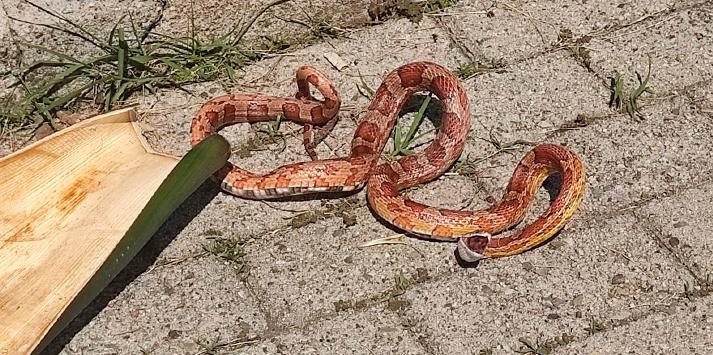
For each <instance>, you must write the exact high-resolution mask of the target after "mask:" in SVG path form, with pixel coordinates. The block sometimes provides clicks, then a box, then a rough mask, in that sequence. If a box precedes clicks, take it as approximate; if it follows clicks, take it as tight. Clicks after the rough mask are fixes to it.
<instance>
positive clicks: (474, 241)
mask: <svg viewBox="0 0 713 355" xmlns="http://www.w3.org/2000/svg"><path fill="white" fill-rule="evenodd" d="M490 237H491V235H490V234H489V233H473V234H468V235H466V236H463V237H460V238H459V239H458V256H460V258H461V259H463V261H465V262H469V263H474V262H476V261H478V260H480V259H485V255H483V252H484V251H485V247H486V246H487V245H488V242H489V241H490Z"/></svg>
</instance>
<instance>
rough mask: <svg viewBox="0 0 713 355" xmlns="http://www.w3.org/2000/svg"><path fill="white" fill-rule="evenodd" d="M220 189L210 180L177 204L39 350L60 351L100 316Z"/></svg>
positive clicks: (46, 352) (50, 353)
mask: <svg viewBox="0 0 713 355" xmlns="http://www.w3.org/2000/svg"><path fill="white" fill-rule="evenodd" d="M219 192H220V188H219V186H218V184H216V183H214V182H213V181H212V180H211V179H208V180H206V181H205V182H204V183H203V184H202V185H201V186H200V187H199V188H198V189H197V190H196V191H195V192H193V194H191V195H190V196H189V197H188V198H187V199H186V200H185V201H183V203H182V204H181V205H180V206H179V207H178V208H176V210H175V211H173V213H172V214H171V216H169V218H168V219H167V220H166V222H164V223H163V225H162V226H161V227H160V228H159V230H158V231H157V232H156V233H155V234H154V235H153V237H152V238H151V239H149V241H148V242H147V243H146V245H144V247H143V248H142V249H141V251H140V252H139V253H138V254H137V255H136V256H135V257H134V258H133V259H132V260H131V262H129V264H128V265H127V266H126V267H125V268H124V269H123V270H122V271H121V272H120V273H119V274H118V275H117V276H116V277H115V278H114V280H112V281H111V282H110V283H109V285H108V286H107V287H106V288H104V290H102V291H101V293H100V294H99V295H98V296H97V297H96V298H94V300H93V301H92V302H91V303H90V304H89V305H88V306H87V307H86V308H84V310H83V311H82V312H81V313H80V314H79V315H78V316H77V317H76V318H74V319H73V320H72V321H71V322H70V323H69V325H68V326H67V327H66V328H64V330H62V331H61V332H60V333H59V334H58V335H57V336H56V337H55V338H54V339H53V340H52V341H51V342H50V343H48V345H47V346H46V347H45V348H44V349H42V350H40V352H39V354H42V355H54V354H59V353H60V352H61V351H62V349H64V348H65V347H66V346H67V344H69V342H70V341H71V340H72V338H74V336H75V335H77V333H78V332H79V331H80V330H82V328H84V327H85V326H86V325H87V324H89V322H90V321H91V320H92V319H94V317H96V315H97V314H99V312H101V311H102V310H103V309H104V308H105V307H106V306H107V305H108V304H109V302H111V301H112V300H113V299H114V298H116V296H117V295H119V294H120V293H121V292H122V291H123V290H124V289H125V288H126V286H127V285H129V284H130V283H131V282H133V281H134V280H135V279H136V278H137V277H138V276H139V275H141V274H143V273H144V272H146V271H147V270H148V269H149V268H150V267H151V266H152V265H153V264H154V263H155V262H156V259H157V258H158V256H159V255H160V254H161V252H162V251H163V250H164V249H165V248H166V246H168V244H169V243H171V241H173V240H174V239H175V238H176V236H177V235H178V234H179V233H180V232H181V231H182V230H183V229H184V228H185V227H186V226H187V225H188V223H190V221H191V220H193V218H195V217H196V216H197V215H198V214H199V213H200V211H202V210H203V208H205V206H206V205H207V204H208V203H209V202H210V201H211V200H212V199H213V198H214V197H215V196H216V195H218V193H219Z"/></svg>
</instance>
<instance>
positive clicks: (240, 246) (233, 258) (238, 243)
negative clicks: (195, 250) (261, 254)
mask: <svg viewBox="0 0 713 355" xmlns="http://www.w3.org/2000/svg"><path fill="white" fill-rule="evenodd" d="M244 245H245V241H243V240H239V239H235V238H215V239H213V240H212V241H211V242H210V243H209V244H207V245H204V246H203V249H204V250H205V251H207V252H209V253H211V254H213V255H215V256H217V257H219V258H221V259H224V260H227V261H229V262H230V263H231V264H233V266H234V267H235V269H236V270H237V271H238V273H241V272H243V271H246V270H247V266H248V265H247V260H245V257H246V256H247V253H246V252H245V249H244Z"/></svg>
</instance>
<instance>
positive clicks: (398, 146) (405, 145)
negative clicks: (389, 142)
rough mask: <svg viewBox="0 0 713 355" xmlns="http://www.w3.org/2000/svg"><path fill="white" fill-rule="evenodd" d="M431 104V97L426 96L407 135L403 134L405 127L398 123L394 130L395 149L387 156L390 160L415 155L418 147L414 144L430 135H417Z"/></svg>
mask: <svg viewBox="0 0 713 355" xmlns="http://www.w3.org/2000/svg"><path fill="white" fill-rule="evenodd" d="M430 102H431V97H430V96H426V98H425V99H424V100H423V103H421V106H420V107H419V109H418V112H416V114H415V115H414V117H413V121H411V125H410V126H409V129H408V131H407V132H406V133H404V132H403V127H402V126H401V124H400V123H399V122H396V125H395V126H394V129H393V130H392V138H393V141H394V147H393V149H392V150H391V151H390V152H389V153H388V154H387V158H389V159H394V158H395V157H397V156H403V155H411V154H413V150H414V149H415V148H416V147H417V146H416V145H414V144H413V143H414V142H415V141H416V140H417V139H419V138H421V137H423V136H424V135H426V134H428V133H429V132H430V131H428V132H424V133H421V134H419V135H416V132H418V128H419V127H420V126H421V123H422V122H423V117H424V114H425V113H426V108H427V107H428V104H429V103H430Z"/></svg>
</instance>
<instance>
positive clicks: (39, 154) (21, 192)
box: [0, 109, 178, 354]
mask: <svg viewBox="0 0 713 355" xmlns="http://www.w3.org/2000/svg"><path fill="white" fill-rule="evenodd" d="M134 118H135V113H134V111H133V110H131V109H126V110H120V111H115V112H112V113H109V114H105V115H102V116H97V117H95V118H92V119H89V120H87V121H84V122H82V123H80V124H78V125H76V126H73V127H71V128H69V129H67V130H64V131H61V132H59V133H56V134H54V135H52V136H49V137H46V138H45V139H43V140H41V141H38V142H37V143H35V144H32V145H31V146H28V147H26V148H25V149H23V150H21V151H18V152H16V153H13V154H11V155H9V156H7V157H4V158H2V159H0V191H2V193H1V194H0V206H2V208H0V354H5V353H8V354H16V353H29V352H31V351H32V350H33V349H34V347H35V346H36V345H37V344H38V343H39V342H40V340H42V338H43V337H44V335H45V334H46V333H47V331H48V329H49V328H50V327H51V326H52V324H53V323H54V322H55V321H56V320H57V318H58V317H59V316H60V315H61V314H62V312H63V311H64V310H65V308H66V307H67V305H68V304H69V303H70V302H71V301H72V299H73V298H74V297H75V295H77V294H78V293H79V292H80V291H81V290H82V288H83V287H84V286H85V285H86V283H87V281H88V280H89V279H90V278H91V277H92V275H93V274H94V273H95V272H96V271H97V270H98V269H99V267H100V266H101V265H102V263H103V262H104V261H105V260H106V258H107V256H108V255H109V254H110V253H111V251H112V250H113V249H114V246H115V245H116V244H117V243H118V242H119V241H120V240H121V238H122V237H123V236H124V234H125V233H126V231H127V229H128V228H129V227H130V226H131V224H132V223H133V222H134V220H135V219H136V217H137V215H138V214H139V213H140V212H141V209H142V208H143V207H144V206H145V204H146V202H147V201H148V200H149V198H150V197H151V196H152V195H153V193H154V191H155V190H156V189H157V188H158V186H159V185H160V184H161V182H162V181H163V179H164V178H165V177H166V175H168V173H169V172H170V171H171V169H172V168H173V167H174V166H175V165H176V163H177V162H178V160H177V159H176V158H174V157H170V156H166V155H161V154H158V153H155V152H153V151H151V150H150V149H149V148H147V146H146V144H145V142H144V140H143V138H142V137H141V135H140V133H138V132H137V130H136V129H135V126H134V122H133V121H134ZM127 191H129V192H130V193H127Z"/></svg>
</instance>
